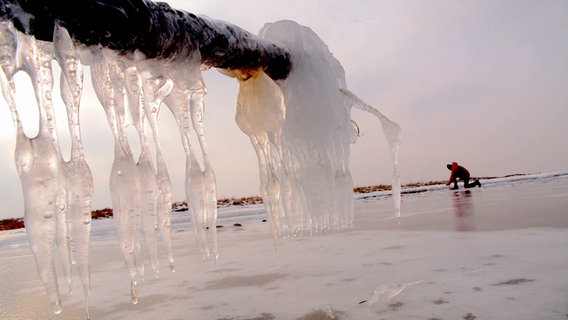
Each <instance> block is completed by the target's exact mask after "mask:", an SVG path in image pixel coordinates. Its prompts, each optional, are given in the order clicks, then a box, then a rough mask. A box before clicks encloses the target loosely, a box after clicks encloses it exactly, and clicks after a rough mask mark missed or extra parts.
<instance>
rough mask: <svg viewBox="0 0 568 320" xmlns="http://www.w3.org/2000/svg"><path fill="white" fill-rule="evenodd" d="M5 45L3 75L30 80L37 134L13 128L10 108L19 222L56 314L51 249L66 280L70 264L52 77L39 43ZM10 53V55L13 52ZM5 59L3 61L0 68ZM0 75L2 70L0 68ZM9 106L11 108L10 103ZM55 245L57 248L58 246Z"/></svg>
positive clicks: (26, 40) (24, 39)
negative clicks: (8, 61) (20, 203)
mask: <svg viewBox="0 0 568 320" xmlns="http://www.w3.org/2000/svg"><path fill="white" fill-rule="evenodd" d="M3 26H4V28H3V32H2V38H3V39H2V42H3V43H4V42H5V41H6V40H8V42H9V33H10V32H9V30H8V28H5V25H3ZM12 36H13V37H12V39H13V40H12V41H13V42H15V41H16V40H17V42H16V43H11V44H8V45H7V46H5V48H9V49H11V50H12V51H9V53H8V55H12V57H13V60H12V61H13V62H16V63H15V64H14V65H13V66H12V68H8V69H11V70H9V72H10V73H11V74H10V78H11V76H12V75H13V72H15V71H17V70H18V69H22V70H24V71H25V72H27V73H28V74H29V75H30V78H31V80H32V82H33V85H34V90H35V94H36V100H37V105H38V109H39V114H40V117H39V119H40V121H39V132H38V134H37V136H36V137H34V138H31V139H30V138H28V137H27V136H26V135H25V133H24V131H23V127H22V126H21V124H20V123H19V120H17V119H18V116H17V112H16V111H15V106H11V109H12V110H13V113H14V112H16V114H14V115H13V116H14V118H15V119H16V150H15V160H16V168H17V169H18V174H19V175H20V180H21V182H22V189H23V193H24V202H25V206H24V207H25V209H24V221H25V224H26V231H27V234H28V239H29V242H30V245H31V248H32V252H33V254H34V257H35V260H36V266H37V269H38V273H39V276H40V279H41V281H42V282H43V284H44V286H45V289H46V292H47V294H48V296H49V299H50V301H51V307H52V311H53V312H54V313H55V314H58V313H60V312H61V310H62V307H61V300H60V297H59V288H58V285H57V274H56V272H55V257H56V252H57V250H56V249H57V248H59V252H60V254H61V256H62V258H63V260H62V265H63V267H64V272H66V278H67V279H70V277H69V273H68V272H69V270H70V258H68V257H69V250H68V248H69V247H68V233H67V232H68V228H67V219H66V217H65V216H64V214H65V211H63V210H62V209H64V208H61V206H60V205H61V198H60V197H61V191H62V188H61V187H62V185H61V184H60V180H61V177H62V175H63V174H62V170H63V169H62V162H63V161H62V158H61V154H60V153H59V149H58V145H57V143H56V141H55V138H56V137H55V122H54V118H53V108H52V105H51V89H52V84H53V81H52V73H51V60H52V54H51V52H49V51H47V50H45V48H44V46H45V44H43V43H41V44H40V43H38V42H37V41H36V40H35V39H34V38H33V37H31V36H27V35H23V34H21V33H18V34H17V36H16V35H15V34H14V33H12ZM16 48H17V50H16V51H13V49H16ZM6 58H7V57H3V58H2V61H3V63H4V62H5V61H6ZM3 70H6V68H4V66H3ZM8 82H9V86H8V87H9V89H8V92H9V93H8V97H9V98H8V99H7V100H13V93H14V91H13V90H12V86H11V84H10V82H11V80H10V81H8ZM10 103H13V101H12V102H10ZM58 242H59V243H58Z"/></svg>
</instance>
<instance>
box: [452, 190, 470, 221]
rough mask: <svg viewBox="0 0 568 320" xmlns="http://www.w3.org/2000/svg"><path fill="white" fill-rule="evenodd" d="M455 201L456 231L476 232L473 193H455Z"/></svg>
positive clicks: (465, 191)
mask: <svg viewBox="0 0 568 320" xmlns="http://www.w3.org/2000/svg"><path fill="white" fill-rule="evenodd" d="M453 200H454V201H453V203H454V215H455V217H456V231H474V230H475V224H474V217H473V214H474V207H473V198H472V193H471V191H470V190H464V191H454V195H453Z"/></svg>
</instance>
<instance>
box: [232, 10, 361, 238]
mask: <svg viewBox="0 0 568 320" xmlns="http://www.w3.org/2000/svg"><path fill="white" fill-rule="evenodd" d="M260 36H261V37H262V38H265V39H268V40H270V41H272V42H274V43H277V44H278V45H279V46H280V47H281V48H284V49H286V50H288V51H289V52H290V56H291V60H292V65H293V69H292V71H291V72H290V74H289V76H288V78H287V79H284V80H279V81H278V83H277V86H278V87H279V89H278V88H277V87H275V86H274V85H270V84H268V83H269V82H268V81H267V80H264V81H259V80H256V79H254V80H253V79H249V80H246V79H245V78H243V80H244V82H243V83H242V84H241V92H240V93H239V105H238V108H239V109H240V110H246V108H247V107H245V104H250V106H249V107H248V108H250V109H251V110H252V109H253V108H254V105H255V104H256V103H258V104H262V107H265V106H267V105H268V106H270V108H271V109H273V108H275V107H276V109H275V110H278V108H280V109H281V110H284V109H285V114H286V116H285V118H284V119H283V122H282V124H281V128H282V129H281V133H279V132H278V131H276V132H272V131H271V130H274V129H275V128H264V127H263V125H264V124H263V122H264V121H267V119H266V118H270V117H269V116H266V117H265V118H255V117H260V116H258V115H256V114H254V113H251V115H247V116H246V117H247V120H244V119H242V118H241V120H240V121H239V125H241V124H242V123H247V122H248V123H249V125H248V127H251V128H252V127H254V128H260V129H261V131H262V130H264V131H262V132H257V133H255V135H253V136H251V141H252V142H253V145H256V146H258V147H260V149H264V150H262V151H261V152H260V154H259V166H260V170H261V172H266V174H262V176H265V178H263V180H262V184H263V186H261V190H263V195H264V196H265V199H264V200H265V201H266V202H267V203H268V207H267V210H268V211H270V213H269V215H270V216H271V217H272V224H273V228H275V229H276V232H275V234H276V235H281V236H290V235H302V234H305V233H310V234H311V233H313V232H322V231H325V230H334V229H341V228H345V227H349V226H351V224H352V220H353V208H352V206H353V203H352V190H353V183H352V179H351V174H350V172H349V146H350V144H351V136H352V130H353V129H352V126H351V123H350V117H349V111H350V109H349V108H348V106H346V105H345V104H344V103H343V101H342V99H341V96H340V93H339V91H338V87H339V83H341V82H343V83H344V79H340V76H342V72H343V70H342V69H341V65H340V63H339V62H338V61H337V60H336V59H335V58H334V57H333V55H332V54H331V53H330V52H329V50H328V49H327V46H326V45H325V44H324V43H323V41H321V39H319V37H318V36H317V35H316V34H315V33H314V32H313V31H311V30H310V29H309V28H306V27H302V26H299V25H298V24H296V23H294V22H291V21H283V22H278V23H274V24H267V25H266V26H265V27H264V28H263V29H262V30H261V32H260ZM338 69H341V70H338ZM248 81H251V82H252V83H250V84H246V83H247V82H248ZM254 86H258V89H253V87H254ZM267 89H268V92H265V91H263V90H267ZM255 95H259V96H260V97H259V96H255ZM282 102H283V104H284V105H285V106H284V105H283V106H280V107H278V106H279V105H280V104H282ZM243 116H244V115H243ZM278 125H279V126H280V124H278ZM241 129H243V128H242V127H241ZM243 131H245V132H246V131H247V130H246V129H245V130H243ZM247 134H248V133H247ZM262 135H266V137H270V138H268V139H267V138H261V136H262ZM279 136H280V137H279ZM262 140H264V141H268V142H270V143H269V144H267V143H266V142H263V141H262ZM270 144H274V146H271V145H270ZM263 145H264V146H263ZM256 146H255V148H257V147H256ZM257 153H258V151H257ZM265 157H268V159H264V158H265ZM271 175H272V176H273V177H271ZM275 202H278V203H279V206H278V209H276V206H275V205H272V203H275ZM276 210H277V211H276Z"/></svg>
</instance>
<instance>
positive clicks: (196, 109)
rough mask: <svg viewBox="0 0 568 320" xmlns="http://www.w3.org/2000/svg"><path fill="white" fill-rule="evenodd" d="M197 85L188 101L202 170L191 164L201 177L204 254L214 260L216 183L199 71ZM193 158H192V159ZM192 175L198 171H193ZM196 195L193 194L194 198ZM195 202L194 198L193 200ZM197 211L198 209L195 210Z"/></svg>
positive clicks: (203, 86) (197, 165) (215, 253)
mask: <svg viewBox="0 0 568 320" xmlns="http://www.w3.org/2000/svg"><path fill="white" fill-rule="evenodd" d="M196 85H197V87H196V88H195V87H194V88H192V93H191V99H190V103H189V107H190V112H191V122H192V124H193V129H194V130H195V132H196V133H197V139H198V141H199V147H200V148H201V154H202V156H203V166H204V168H203V170H201V167H200V166H199V164H198V163H196V162H195V161H193V162H192V166H195V168H199V169H200V171H201V175H202V177H199V178H197V179H196V180H197V181H199V180H201V179H202V182H201V184H202V185H201V188H202V189H203V190H200V191H199V192H198V193H199V194H201V196H202V197H203V198H202V199H203V208H202V209H200V210H203V211H204V212H202V213H201V217H200V222H201V224H202V225H203V226H206V230H209V231H208V232H206V234H205V236H206V243H207V247H206V248H205V249H206V252H207V253H206V256H207V257H209V256H211V257H213V258H214V259H215V260H216V259H218V258H219V254H218V251H217V231H213V230H216V228H217V183H216V181H215V173H214V172H213V167H212V166H211V163H210V161H209V155H208V153H207V143H206V141H205V135H204V133H203V115H204V112H205V103H204V100H203V99H204V96H205V93H206V92H207V90H206V89H205V85H204V84H203V79H202V78H201V73H199V81H198V82H197V83H196ZM192 160H193V159H192ZM193 174H194V176H195V175H197V174H198V173H197V172H196V171H193ZM196 196H197V195H195V196H193V199H195V197H196ZM194 202H195V200H194ZM197 212H199V211H197Z"/></svg>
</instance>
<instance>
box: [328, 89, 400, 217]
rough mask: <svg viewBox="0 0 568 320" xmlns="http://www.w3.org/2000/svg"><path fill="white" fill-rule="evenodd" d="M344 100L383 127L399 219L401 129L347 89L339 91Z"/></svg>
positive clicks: (393, 195)
mask: <svg viewBox="0 0 568 320" xmlns="http://www.w3.org/2000/svg"><path fill="white" fill-rule="evenodd" d="M339 91H340V92H341V93H342V94H343V97H344V98H345V102H346V103H348V104H350V105H352V106H354V107H356V108H357V109H360V110H363V111H366V112H369V113H371V114H372V115H374V116H375V117H377V118H378V119H379V121H381V124H382V126H383V132H384V133H385V137H386V138H387V142H388V144H389V147H390V151H391V160H392V164H393V179H392V198H393V201H394V207H395V212H396V216H397V217H400V189H401V186H400V169H399V165H398V149H399V147H400V141H401V139H402V137H401V129H400V126H399V125H398V124H397V123H395V122H393V121H391V120H390V119H389V118H387V117H385V116H384V115H383V114H382V113H381V112H380V111H379V110H377V109H375V108H373V107H372V106H370V105H368V104H367V103H365V101H363V100H361V99H360V98H359V97H357V96H356V95H355V94H354V93H352V92H351V91H349V90H347V89H339Z"/></svg>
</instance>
